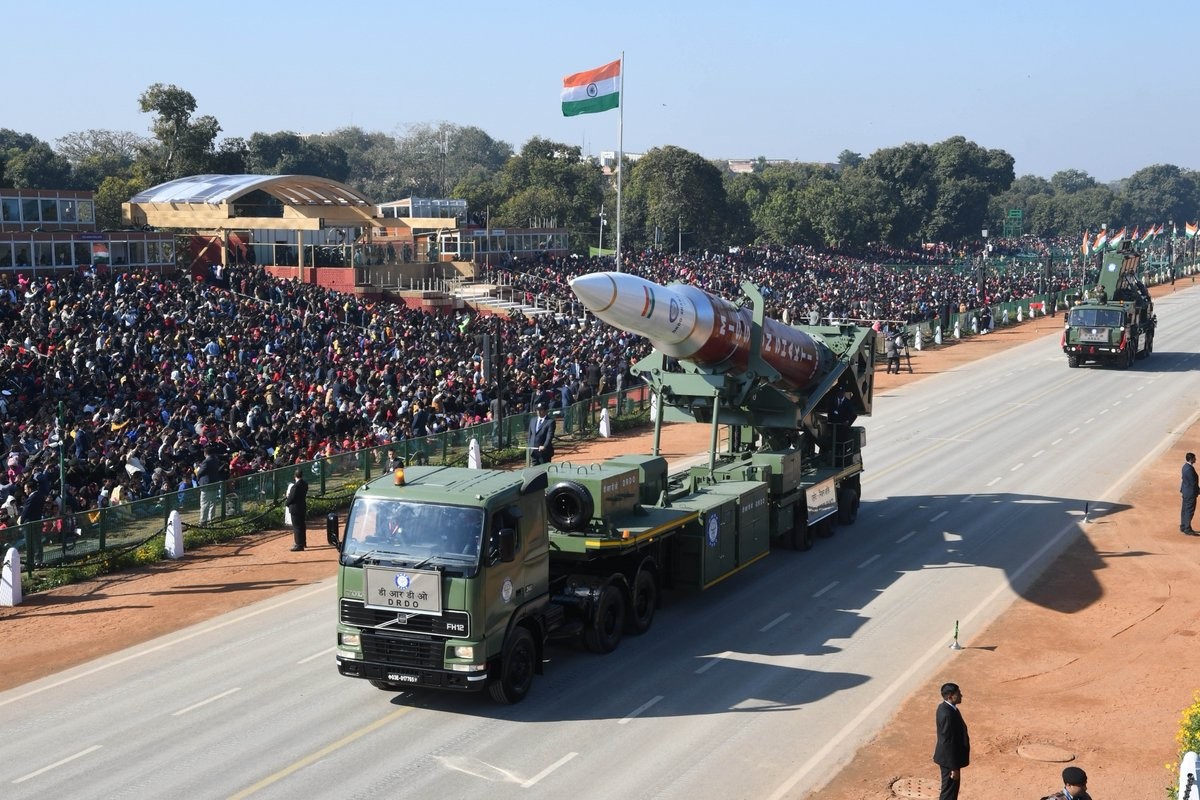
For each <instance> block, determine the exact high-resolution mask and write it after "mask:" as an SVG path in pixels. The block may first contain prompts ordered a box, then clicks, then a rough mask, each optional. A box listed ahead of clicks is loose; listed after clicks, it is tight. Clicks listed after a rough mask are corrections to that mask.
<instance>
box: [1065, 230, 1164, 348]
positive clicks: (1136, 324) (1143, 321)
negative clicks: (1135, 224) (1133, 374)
mask: <svg viewBox="0 0 1200 800" xmlns="http://www.w3.org/2000/svg"><path fill="white" fill-rule="evenodd" d="M1141 258H1142V255H1141V253H1140V252H1138V251H1137V249H1136V248H1134V246H1133V244H1132V243H1131V242H1125V243H1123V245H1122V247H1121V249H1120V250H1116V251H1113V252H1111V253H1105V254H1104V256H1103V258H1102V259H1101V262H1100V279H1099V282H1098V284H1097V285H1096V286H1095V287H1094V288H1093V289H1091V290H1089V291H1088V293H1087V294H1086V296H1084V297H1083V298H1082V299H1081V301H1080V302H1078V303H1076V304H1074V305H1073V306H1072V307H1071V309H1070V311H1069V312H1068V313H1067V318H1066V323H1065V327H1064V328H1063V334H1062V349H1063V352H1064V353H1066V354H1067V366H1069V367H1072V368H1074V367H1078V366H1080V365H1081V364H1087V363H1093V364H1109V365H1113V366H1118V367H1121V368H1122V369H1127V368H1128V367H1130V366H1132V364H1133V362H1134V360H1135V359H1140V358H1146V357H1148V356H1149V355H1150V353H1152V352H1153V350H1154V328H1155V326H1156V325H1157V322H1158V319H1157V317H1155V315H1154V303H1153V301H1152V300H1151V299H1150V292H1149V291H1148V290H1147V289H1146V286H1145V284H1143V283H1142V282H1141V281H1140V280H1139V279H1138V265H1139V263H1140V262H1141Z"/></svg>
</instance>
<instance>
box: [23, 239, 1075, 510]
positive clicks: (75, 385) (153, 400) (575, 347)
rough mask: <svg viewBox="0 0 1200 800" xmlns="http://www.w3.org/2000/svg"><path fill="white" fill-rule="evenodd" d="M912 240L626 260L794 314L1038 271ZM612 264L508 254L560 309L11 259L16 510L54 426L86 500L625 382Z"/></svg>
mask: <svg viewBox="0 0 1200 800" xmlns="http://www.w3.org/2000/svg"><path fill="white" fill-rule="evenodd" d="M907 255H908V256H909V258H908V261H909V262H910V263H912V264H914V266H909V267H905V268H897V267H895V266H891V265H889V264H888V263H886V262H892V261H897V260H900V254H894V253H883V252H880V253H878V254H875V255H874V257H867V258H863V257H862V256H861V255H859V256H853V257H852V256H849V255H844V254H838V253H830V252H822V251H817V250H814V249H811V248H806V247H786V248H784V247H753V248H731V249H730V250H729V251H726V252H709V253H702V254H684V255H682V256H679V255H670V254H664V253H654V252H644V253H631V254H627V256H626V257H625V259H624V264H623V265H622V266H623V269H625V270H627V271H630V272H634V273H636V274H640V275H642V276H643V277H646V278H648V279H650V280H654V281H658V282H662V283H668V282H672V281H685V282H689V283H694V284H696V285H698V286H700V287H702V288H704V289H706V290H708V291H710V292H712V293H714V294H717V295H721V296H725V297H728V298H731V299H736V298H737V297H738V296H739V295H740V293H741V283H742V282H743V281H751V282H753V283H754V284H756V285H758V286H760V287H762V291H763V294H764V298H765V300H766V303H767V313H768V314H769V315H771V316H775V317H778V318H781V319H783V320H785V321H787V320H790V321H792V322H807V321H809V318H810V317H812V316H814V315H815V316H819V317H820V318H821V319H822V320H825V319H829V318H837V319H856V320H869V321H874V320H893V321H904V322H913V321H918V320H923V319H929V318H932V317H935V316H937V315H939V314H941V313H942V312H943V310H945V309H951V308H952V309H953V310H955V311H957V310H958V309H959V307H960V306H965V307H967V308H977V307H979V305H980V304H981V303H982V302H989V303H990V302H998V301H1002V300H1007V299H1012V298H1016V297H1022V296H1026V295H1028V294H1030V293H1032V292H1033V291H1034V290H1035V289H1036V288H1039V287H1037V286H1035V285H1034V283H1033V282H1031V280H1030V278H1029V277H1028V276H1021V275H1017V274H1012V273H1011V272H1010V273H1008V274H1006V273H993V274H991V275H989V278H988V281H987V282H986V288H985V290H984V294H983V295H982V296H981V295H980V294H979V284H978V276H977V273H976V272H975V271H973V270H966V271H964V270H962V269H961V268H959V269H956V268H955V267H953V266H951V258H952V257H953V256H954V254H952V253H948V252H938V253H921V254H907ZM609 268H611V262H608V263H604V262H601V261H598V260H595V259H581V258H575V257H571V258H564V259H558V258H547V257H543V258H538V259H535V260H533V261H530V262H528V263H519V264H512V265H509V267H508V268H506V269H505V270H502V271H499V272H498V273H495V274H493V275H492V277H493V278H497V279H499V280H500V281H501V282H503V283H504V285H506V286H507V287H508V288H509V289H510V290H511V291H514V292H516V293H517V294H518V295H523V299H525V300H526V301H527V302H530V303H531V304H532V303H533V302H535V301H536V302H537V303H538V305H540V306H542V307H549V308H552V309H555V310H556V311H558V312H559V313H555V314H547V315H541V316H536V317H534V316H524V315H520V314H517V315H516V316H513V317H510V318H501V317H495V316H489V315H481V314H475V313H471V312H458V313H448V314H443V313H428V312H425V311H423V310H417V309H412V308H409V307H406V306H405V305H403V304H399V303H388V302H386V301H368V300H365V299H362V298H359V297H357V296H353V295H347V294H343V293H338V292H334V291H330V290H327V289H324V288H321V287H318V286H313V285H306V284H300V283H299V282H297V281H294V280H280V279H276V278H272V277H270V276H269V275H268V274H267V273H265V272H264V271H262V270H260V269H258V268H257V267H254V266H240V267H232V268H230V269H229V270H227V271H226V272H224V273H223V274H221V275H220V277H219V278H218V279H215V280H214V279H204V280H197V279H193V278H188V277H183V276H180V277H167V276H163V275H157V274H149V273H142V272H101V273H95V272H82V271H80V272H74V273H70V274H65V273H59V274H54V275H39V276H30V275H27V274H24V273H15V272H14V273H5V274H0V387H2V388H0V437H2V439H3V446H4V447H5V448H7V450H6V452H7V454H8V455H7V459H6V474H5V477H3V478H2V479H0V501H2V502H3V505H0V525H3V524H12V523H13V522H14V521H16V520H18V519H19V520H21V521H24V522H28V521H32V520H37V519H43V518H47V517H51V516H57V515H58V513H59V509H58V507H57V502H58V497H59V495H60V490H59V486H58V463H59V459H58V449H57V448H58V447H62V448H63V453H64V462H65V464H66V473H65V474H66V483H67V491H66V495H67V504H68V506H69V507H68V509H67V511H69V512H74V511H80V510H87V509H94V508H98V507H103V506H105V505H111V504H117V503H124V502H130V501H132V500H134V499H137V498H139V497H145V496H159V495H164V494H169V493H173V492H176V491H179V490H184V489H187V488H190V487H193V486H197V485H204V484H205V483H206V482H213V481H217V480H225V479H227V478H235V477H238V476H241V475H244V474H248V473H251V472H255V471H259V470H263V469H268V468H276V467H281V466H286V465H290V464H294V463H299V462H303V461H308V460H311V459H314V458H320V457H322V456H327V455H331V454H334V453H339V452H344V451H348V450H355V449H359V448H363V447H368V446H372V445H376V444H382V443H387V442H394V441H401V440H406V439H411V438H415V437H421V436H425V435H428V434H431V433H437V432H439V431H443V430H447V429H455V428H461V427H466V426H470V425H474V424H478V423H483V422H487V421H490V420H493V419H495V418H496V417H497V416H499V415H501V414H513V413H523V412H525V411H527V410H528V409H529V408H531V407H532V405H533V404H535V403H537V402H545V403H547V405H548V406H549V407H550V408H552V409H553V408H556V407H561V406H565V405H566V404H569V403H571V402H574V401H577V400H582V399H587V398H588V397H589V396H593V395H596V394H600V393H604V392H607V391H613V390H616V389H619V388H621V387H622V386H625V385H628V381H629V380H630V378H629V371H628V368H629V365H630V364H631V363H634V362H636V360H637V359H638V358H640V357H642V356H643V355H645V354H647V353H648V352H649V350H650V348H649V345H648V343H646V342H645V341H643V340H641V339H640V338H639V337H636V336H631V335H628V334H625V333H623V332H621V331H616V330H613V329H611V328H609V327H608V326H606V325H603V324H601V323H599V322H598V321H596V320H595V319H593V318H590V317H585V315H584V314H583V312H582V309H581V307H580V306H579V304H578V303H577V302H576V301H575V299H574V296H573V295H571V293H570V291H569V288H568V285H567V284H568V280H569V279H570V277H572V276H573V275H577V274H584V273H587V272H592V271H596V270H600V269H609ZM1052 279H1053V284H1054V286H1056V287H1058V286H1060V285H1061V284H1063V282H1064V281H1065V277H1063V276H1060V275H1057V274H1056V275H1053V276H1052ZM1035 280H1036V278H1035ZM489 349H490V350H491V351H492V354H498V359H497V361H496V362H495V363H494V364H488V365H487V366H488V367H491V368H492V369H491V370H490V371H491V372H492V374H491V375H490V379H489V378H487V377H485V373H487V372H488V371H489V370H488V369H486V368H485V361H487V360H488V359H489V358H490V357H491V354H489V352H488V351H489ZM501 376H502V378H503V380H502V381H501V380H497V378H498V377H501ZM60 408H61V416H60Z"/></svg>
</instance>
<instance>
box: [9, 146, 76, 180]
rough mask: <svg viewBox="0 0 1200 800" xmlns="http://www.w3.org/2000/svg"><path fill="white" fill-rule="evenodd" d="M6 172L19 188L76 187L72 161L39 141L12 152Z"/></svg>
mask: <svg viewBox="0 0 1200 800" xmlns="http://www.w3.org/2000/svg"><path fill="white" fill-rule="evenodd" d="M4 174H5V175H6V176H7V178H8V180H10V181H12V185H13V186H14V187H16V188H17V189H74V188H75V186H74V185H73V182H72V177H71V163H70V162H69V161H67V160H66V159H65V158H63V157H62V156H60V155H59V154H58V153H55V152H54V151H53V150H52V149H50V145H48V144H46V143H45V142H38V143H37V144H35V145H34V146H33V147H30V148H29V149H28V150H24V151H20V152H17V153H15V154H12V155H10V156H9V158H8V162H7V163H6V164H5V166H4Z"/></svg>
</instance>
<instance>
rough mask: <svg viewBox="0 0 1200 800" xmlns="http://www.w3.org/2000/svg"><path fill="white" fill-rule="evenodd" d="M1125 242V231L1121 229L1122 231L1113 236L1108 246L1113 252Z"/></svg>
mask: <svg viewBox="0 0 1200 800" xmlns="http://www.w3.org/2000/svg"><path fill="white" fill-rule="evenodd" d="M1123 241H1125V229H1124V228H1121V230H1119V231H1117V232H1116V233H1115V234H1113V237H1112V239H1110V240H1109V242H1108V246H1109V247H1111V248H1112V249H1113V250H1116V249H1117V248H1118V247H1120V246H1121V242H1123Z"/></svg>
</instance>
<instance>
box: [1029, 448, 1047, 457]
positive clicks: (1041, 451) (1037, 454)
mask: <svg viewBox="0 0 1200 800" xmlns="http://www.w3.org/2000/svg"><path fill="white" fill-rule="evenodd" d="M1044 452H1046V451H1045V450H1038V451H1037V452H1036V453H1034V454H1033V455H1032V456H1030V458H1037V457H1038V456H1040V455H1041V454H1042V453H1044Z"/></svg>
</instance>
